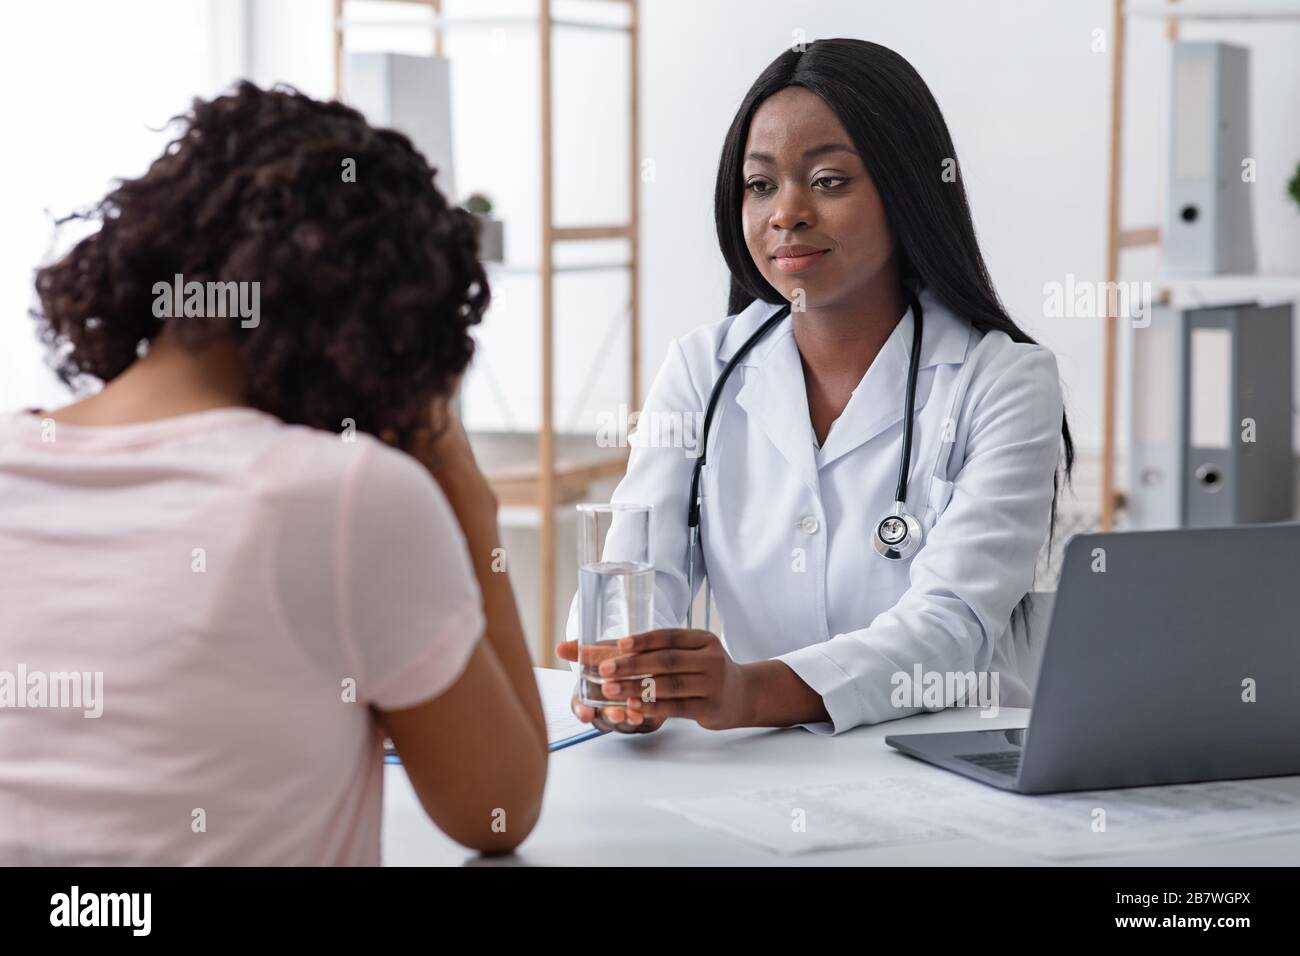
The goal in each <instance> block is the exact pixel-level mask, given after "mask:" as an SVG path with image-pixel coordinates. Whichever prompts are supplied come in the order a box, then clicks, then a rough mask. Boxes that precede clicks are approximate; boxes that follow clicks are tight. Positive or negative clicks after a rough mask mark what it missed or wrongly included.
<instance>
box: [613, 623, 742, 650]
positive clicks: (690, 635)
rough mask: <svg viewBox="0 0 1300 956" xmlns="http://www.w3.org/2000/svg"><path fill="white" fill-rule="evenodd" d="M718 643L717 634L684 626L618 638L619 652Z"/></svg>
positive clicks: (689, 647) (691, 646) (694, 646)
mask: <svg viewBox="0 0 1300 956" xmlns="http://www.w3.org/2000/svg"><path fill="white" fill-rule="evenodd" d="M716 643H718V636H717V635H716V634H714V633H713V632H712V631H701V630H699V629H694V628H685V627H663V628H660V629H659V630H657V631H642V632H641V633H640V634H629V635H628V636H627V637H620V638H619V639H618V651H619V653H620V654H640V653H642V652H644V651H660V650H663V649H665V648H671V647H675V648H679V649H681V650H699V649H700V648H703V647H708V646H709V645H711V644H716Z"/></svg>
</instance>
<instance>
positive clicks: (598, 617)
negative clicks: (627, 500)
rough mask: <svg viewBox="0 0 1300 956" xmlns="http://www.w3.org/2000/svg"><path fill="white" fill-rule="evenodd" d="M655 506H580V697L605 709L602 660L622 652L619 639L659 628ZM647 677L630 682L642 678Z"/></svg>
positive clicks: (618, 701) (582, 700) (636, 676)
mask: <svg viewBox="0 0 1300 956" xmlns="http://www.w3.org/2000/svg"><path fill="white" fill-rule="evenodd" d="M653 510H654V509H653V506H652V505H632V504H608V505H604V504H599V505H597V504H581V505H578V609H579V615H580V622H581V628H580V630H579V636H578V665H579V675H578V699H579V700H580V701H581V702H582V703H584V704H586V705H587V706H589V707H605V706H608V705H610V704H619V703H622V702H623V701H625V700H626V699H627V696H631V695H626V696H624V697H623V698H622V700H606V699H605V695H604V694H602V693H601V690H600V685H601V683H602V682H603V680H604V679H603V678H602V677H601V676H600V673H599V671H598V670H597V668H598V667H600V663H601V661H604V660H607V659H609V658H611V657H617V656H618V653H619V651H618V642H619V639H620V638H622V637H626V636H627V635H628V634H639V633H641V632H642V631H648V630H651V629H652V627H653V626H654V588H655V569H654V555H653V552H652V548H651V542H650V527H651V524H650V523H651V520H652V518H653ZM641 676H642V675H630V676H629V677H628V678H627V680H634V681H639V680H640V677H641Z"/></svg>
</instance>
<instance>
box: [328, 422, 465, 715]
mask: <svg viewBox="0 0 1300 956" xmlns="http://www.w3.org/2000/svg"><path fill="white" fill-rule="evenodd" d="M366 444H367V446H368V447H365V448H359V449H357V450H358V452H359V454H358V455H357V456H356V458H355V459H354V460H353V462H352V463H351V468H350V470H349V472H348V476H347V479H346V480H345V482H344V486H343V494H342V498H341V501H340V523H339V544H338V550H337V556H336V575H337V581H338V590H337V594H338V598H339V602H340V607H339V611H338V613H339V622H340V627H341V631H342V640H343V645H344V651H345V653H346V655H347V656H348V662H349V665H350V666H351V667H352V668H353V669H354V670H355V671H356V679H357V697H358V699H359V700H362V701H364V702H366V703H368V704H372V705H374V706H375V707H378V708H379V709H381V710H396V709H401V708H404V707H413V706H415V705H416V704H419V703H423V702H424V701H427V700H431V699H432V698H434V697H437V696H438V695H439V694H441V693H442V692H443V691H445V690H447V688H449V687H450V686H451V685H452V684H453V683H455V682H456V680H457V679H458V678H459V677H460V675H461V673H462V672H463V671H464V669H465V665H466V663H467V662H468V661H469V657H470V654H471V653H472V652H473V650H474V647H475V645H476V644H477V643H478V640H479V638H480V637H481V636H482V635H483V630H484V624H485V616H484V613H483V599H482V594H481V592H480V590H479V586H478V580H477V579H476V578H475V576H474V568H473V565H472V564H471V563H470V556H469V552H468V548H467V545H466V541H465V535H464V533H463V532H462V531H461V528H460V524H459V523H458V522H457V520H456V516H455V513H454V512H453V511H452V509H451V505H450V503H448V501H447V498H446V496H445V495H444V494H443V493H442V489H441V488H440V487H439V486H438V483H437V482H436V481H434V479H433V477H432V476H431V475H430V474H429V473H428V472H427V471H426V470H425V469H424V468H422V467H421V466H420V465H419V464H418V463H417V462H416V461H415V460H414V459H412V458H410V457H408V456H406V455H404V454H402V453H401V452H398V451H395V450H393V449H391V448H389V447H387V446H386V445H381V444H378V443H370V442H367V443H366Z"/></svg>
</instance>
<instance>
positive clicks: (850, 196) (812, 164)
mask: <svg viewBox="0 0 1300 956" xmlns="http://www.w3.org/2000/svg"><path fill="white" fill-rule="evenodd" d="M742 171H743V172H742V175H743V176H744V179H745V192H744V199H743V201H742V205H741V213H742V219H743V221H744V228H745V244H746V245H747V246H748V247H749V254H750V255H751V256H752V257H753V259H754V264H755V265H756V266H758V270H759V272H761V273H762V274H763V277H764V278H765V279H767V281H768V282H770V283H771V284H772V286H773V288H775V289H776V290H777V291H779V292H780V293H781V294H782V295H783V296H785V297H786V299H789V300H793V299H794V298H795V297H796V294H797V292H796V290H799V289H802V290H803V293H804V296H805V304H806V305H807V307H808V308H809V309H819V308H827V307H832V306H836V305H843V304H849V303H852V302H853V301H854V300H855V299H858V298H859V294H860V293H861V291H862V290H864V289H866V288H868V287H870V286H871V285H873V284H874V283H875V282H878V281H879V280H880V279H881V278H882V277H883V276H884V275H889V276H890V277H891V281H894V280H893V279H892V270H893V247H894V237H893V234H892V233H891V232H890V231H889V223H888V222H887V221H886V219H885V209H884V206H883V205H882V204H881V201H880V194H879V193H877V192H876V186H875V183H873V182H872V181H871V177H870V176H868V175H867V169H866V166H864V165H863V163H862V159H861V158H860V157H859V156H858V152H857V150H856V149H855V148H854V146H853V140H852V138H851V137H850V136H849V134H848V133H847V132H846V131H845V129H844V127H843V126H842V125H841V124H840V121H839V119H838V117H836V115H835V113H834V112H833V111H832V110H831V108H830V107H829V106H827V105H826V103H825V101H824V100H822V98H821V97H819V96H818V95H817V94H816V93H813V92H812V91H810V90H807V89H805V88H804V87H801V86H790V87H786V88H785V89H784V90H781V91H780V92H779V93H774V94H773V95H772V96H770V97H768V98H767V99H766V100H764V101H763V103H762V104H761V105H760V106H759V108H758V109H757V110H756V111H755V113H754V118H753V120H752V121H751V123H750V126H749V138H748V140H746V143H745V157H744V165H743V167H742ZM886 270H889V271H888V272H886Z"/></svg>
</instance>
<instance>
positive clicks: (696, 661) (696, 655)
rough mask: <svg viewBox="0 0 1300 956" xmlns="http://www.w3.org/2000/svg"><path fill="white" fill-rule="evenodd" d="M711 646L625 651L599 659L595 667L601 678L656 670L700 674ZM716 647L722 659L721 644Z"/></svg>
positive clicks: (655, 672)
mask: <svg viewBox="0 0 1300 956" xmlns="http://www.w3.org/2000/svg"><path fill="white" fill-rule="evenodd" d="M713 650H714V648H700V649H698V650H687V651H680V650H667V651H650V652H649V653H646V654H627V655H624V656H620V657H611V658H609V659H607V660H604V661H601V662H600V667H599V668H598V670H599V672H600V677H601V679H602V680H622V679H624V678H635V677H646V676H650V675H658V674H703V673H706V672H707V671H708V670H709V669H710V666H711V663H712V661H711V652H712V651H713ZM716 650H717V652H718V653H717V657H718V659H721V654H722V648H721V647H720V646H719V647H718V648H716Z"/></svg>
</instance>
